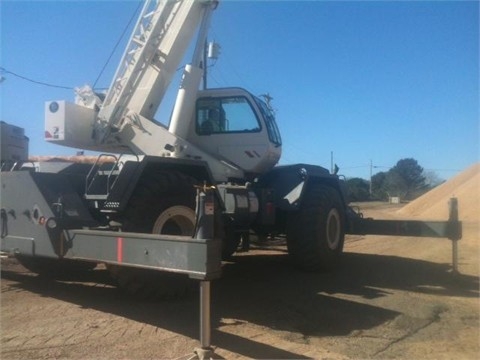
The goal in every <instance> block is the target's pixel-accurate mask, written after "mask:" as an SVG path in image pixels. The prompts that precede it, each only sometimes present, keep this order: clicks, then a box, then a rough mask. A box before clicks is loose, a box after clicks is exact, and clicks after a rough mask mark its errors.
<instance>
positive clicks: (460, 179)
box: [398, 163, 480, 222]
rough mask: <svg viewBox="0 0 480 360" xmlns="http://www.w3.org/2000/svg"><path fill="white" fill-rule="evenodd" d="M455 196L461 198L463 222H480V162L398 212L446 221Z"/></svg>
mask: <svg viewBox="0 0 480 360" xmlns="http://www.w3.org/2000/svg"><path fill="white" fill-rule="evenodd" d="M452 197H456V198H457V199H458V208H459V218H460V220H461V221H468V222H479V221H480V163H478V164H475V165H473V166H471V167H469V168H468V169H467V170H465V171H463V172H462V173H460V174H459V175H457V176H455V177H454V178H452V179H451V180H449V181H447V182H445V183H443V184H442V185H439V186H437V187H436V188H434V189H433V190H431V191H429V192H428V193H426V194H424V195H422V196H421V197H419V198H418V199H416V200H414V201H412V202H411V203H409V204H408V205H405V206H404V207H403V208H401V209H400V210H399V211H398V214H399V215H401V217H402V218H423V219H425V220H427V219H429V220H446V219H447V218H448V201H449V199H450V198H452Z"/></svg>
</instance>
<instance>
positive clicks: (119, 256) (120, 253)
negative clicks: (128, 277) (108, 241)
mask: <svg viewBox="0 0 480 360" xmlns="http://www.w3.org/2000/svg"><path fill="white" fill-rule="evenodd" d="M117 262H119V263H121V262H123V238H121V237H119V238H117Z"/></svg>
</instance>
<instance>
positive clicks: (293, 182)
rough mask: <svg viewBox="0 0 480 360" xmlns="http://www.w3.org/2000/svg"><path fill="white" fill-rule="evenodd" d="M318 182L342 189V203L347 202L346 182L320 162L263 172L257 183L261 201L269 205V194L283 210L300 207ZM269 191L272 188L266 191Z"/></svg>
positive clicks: (281, 167)
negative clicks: (319, 164) (266, 197)
mask: <svg viewBox="0 0 480 360" xmlns="http://www.w3.org/2000/svg"><path fill="white" fill-rule="evenodd" d="M314 184H325V185H328V186H330V187H332V188H334V189H335V190H337V191H338V193H339V194H340V197H341V199H342V202H343V203H344V204H347V198H346V190H345V186H344V184H343V181H342V180H341V179H339V177H338V176H337V175H333V174H330V172H329V171H328V170H327V169H325V168H323V167H321V166H316V165H307V164H295V165H286V166H277V167H275V168H273V169H272V170H270V171H269V172H268V173H266V174H264V175H262V176H261V177H259V178H258V179H257V181H256V182H255V184H254V189H255V191H256V193H257V196H259V198H260V199H261V200H260V204H261V205H265V201H262V200H264V198H265V193H266V192H267V193H268V194H269V196H270V197H271V198H272V200H273V203H274V205H275V208H277V209H280V210H283V211H296V210H298V209H300V207H301V205H302V203H303V200H304V197H305V194H307V193H308V189H309V188H310V187H311V186H313V185H314ZM266 189H267V190H269V191H266Z"/></svg>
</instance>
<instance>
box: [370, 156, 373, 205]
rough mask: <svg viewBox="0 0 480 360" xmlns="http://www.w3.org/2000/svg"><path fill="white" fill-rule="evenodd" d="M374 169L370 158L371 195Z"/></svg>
mask: <svg viewBox="0 0 480 360" xmlns="http://www.w3.org/2000/svg"><path fill="white" fill-rule="evenodd" d="M372 171H373V163H372V159H370V196H372Z"/></svg>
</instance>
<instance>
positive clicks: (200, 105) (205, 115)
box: [196, 96, 261, 135]
mask: <svg viewBox="0 0 480 360" xmlns="http://www.w3.org/2000/svg"><path fill="white" fill-rule="evenodd" d="M260 130H261V127H260V123H259V122H258V119H257V117H256V115H255V113H254V111H253V108H252V107H251V105H250V103H249V102H248V100H247V99H246V98H245V97H243V96H234V97H224V98H204V99H199V100H198V101H197V111H196V131H197V134H199V135H210V134H221V133H242V132H249V133H250V132H259V131H260Z"/></svg>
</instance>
